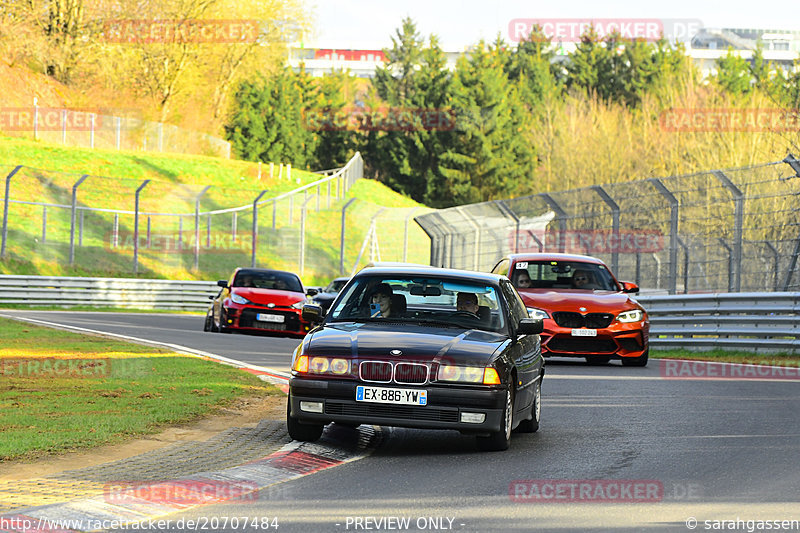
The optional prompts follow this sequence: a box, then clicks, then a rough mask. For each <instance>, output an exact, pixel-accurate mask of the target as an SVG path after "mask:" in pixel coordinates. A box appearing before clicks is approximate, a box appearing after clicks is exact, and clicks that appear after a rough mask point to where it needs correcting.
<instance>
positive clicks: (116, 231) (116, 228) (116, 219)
mask: <svg viewBox="0 0 800 533" xmlns="http://www.w3.org/2000/svg"><path fill="white" fill-rule="evenodd" d="M118 246H119V213H114V248H116V247H118Z"/></svg>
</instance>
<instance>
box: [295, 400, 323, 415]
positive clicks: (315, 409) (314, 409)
mask: <svg viewBox="0 0 800 533" xmlns="http://www.w3.org/2000/svg"><path fill="white" fill-rule="evenodd" d="M300 410H301V411H307V412H309V413H321V412H322V402H300Z"/></svg>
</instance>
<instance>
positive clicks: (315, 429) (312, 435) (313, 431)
mask: <svg viewBox="0 0 800 533" xmlns="http://www.w3.org/2000/svg"><path fill="white" fill-rule="evenodd" d="M291 405H292V397H291V396H289V398H288V399H287V400H286V427H287V428H288V429H289V436H290V437H291V438H292V440H299V441H301V442H314V441H316V440H318V439H319V438H320V437H321V436H322V430H324V429H325V426H324V425H323V424H302V423H300V421H299V420H298V419H297V418H295V417H293V416H291V415H290V413H291Z"/></svg>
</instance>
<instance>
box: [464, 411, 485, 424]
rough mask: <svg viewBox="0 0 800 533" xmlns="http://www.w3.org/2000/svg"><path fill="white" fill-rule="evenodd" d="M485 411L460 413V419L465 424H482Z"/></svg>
mask: <svg viewBox="0 0 800 533" xmlns="http://www.w3.org/2000/svg"><path fill="white" fill-rule="evenodd" d="M484 420H486V413H461V421H462V422H464V423H465V424H483V421H484Z"/></svg>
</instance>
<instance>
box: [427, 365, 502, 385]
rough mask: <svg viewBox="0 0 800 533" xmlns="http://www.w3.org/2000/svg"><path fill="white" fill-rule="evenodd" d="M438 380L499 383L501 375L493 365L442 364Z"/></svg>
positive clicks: (486, 383)
mask: <svg viewBox="0 0 800 533" xmlns="http://www.w3.org/2000/svg"><path fill="white" fill-rule="evenodd" d="M436 379H437V380H438V381H458V382H462V383H483V384H484V385H497V384H499V383H500V376H498V374H497V370H495V369H494V368H492V367H482V366H453V365H440V366H439V371H438V372H437V373H436Z"/></svg>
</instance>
